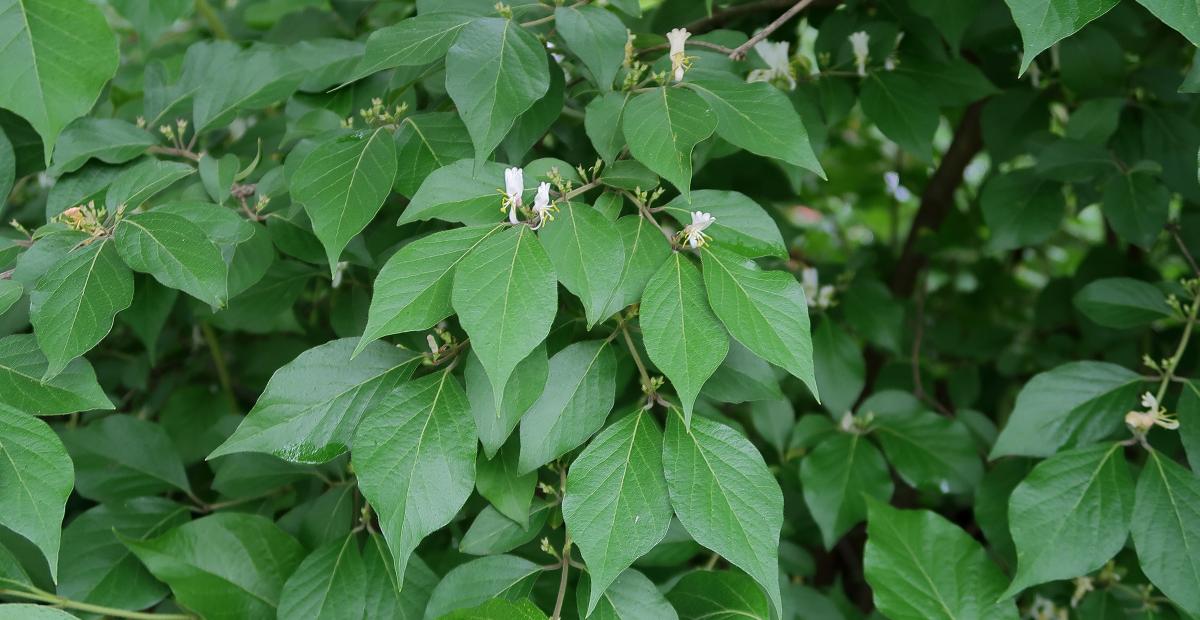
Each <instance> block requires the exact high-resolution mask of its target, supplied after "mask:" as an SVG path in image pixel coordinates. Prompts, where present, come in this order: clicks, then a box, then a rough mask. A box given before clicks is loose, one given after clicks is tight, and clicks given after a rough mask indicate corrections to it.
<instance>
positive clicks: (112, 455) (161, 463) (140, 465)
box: [62, 414, 192, 502]
mask: <svg viewBox="0 0 1200 620" xmlns="http://www.w3.org/2000/svg"><path fill="white" fill-rule="evenodd" d="M62 441H63V444H64V445H66V448H67V452H68V453H69V454H70V455H71V460H72V461H73V462H74V463H75V490H76V491H77V492H78V493H79V494H80V495H82V496H84V497H86V498H88V499H93V500H96V501H99V502H106V501H112V500H121V499H129V498H134V497H142V496H149V495H155V494H158V493H162V492H164V491H170V490H172V489H177V490H179V491H183V492H184V493H191V488H192V487H191V485H189V484H188V479H187V473H186V472H184V470H183V461H182V460H180V458H179V454H178V453H177V452H176V451H175V446H174V445H173V444H172V443H171V438H170V437H169V436H167V433H166V431H165V430H163V427H162V426H160V425H158V424H155V423H153V422H150V421H147V420H141V419H138V418H137V417H134V416H131V415H122V414H115V415H112V416H110V417H107V418H104V419H103V420H96V421H93V422H91V423H90V424H87V425H85V426H81V427H77V428H73V429H67V430H66V431H65V432H63V433H62ZM130 446H137V449H136V450H130V449H129V448H130Z"/></svg>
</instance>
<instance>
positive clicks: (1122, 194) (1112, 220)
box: [1100, 172, 1171, 249]
mask: <svg viewBox="0 0 1200 620" xmlns="http://www.w3.org/2000/svg"><path fill="white" fill-rule="evenodd" d="M1170 199H1171V195H1170V192H1168V191H1167V188H1166V187H1165V186H1163V184H1162V183H1161V182H1160V181H1159V180H1158V179H1157V178H1155V177H1154V176H1153V175H1151V174H1149V173H1146V172H1131V173H1129V174H1119V175H1115V176H1113V177H1112V179H1110V180H1109V181H1108V183H1106V184H1105V185H1104V198H1103V201H1102V202H1101V204H1100V206H1101V209H1102V210H1103V211H1104V218H1105V219H1107V220H1108V223H1109V225H1111V226H1112V228H1113V230H1114V231H1116V233H1117V235H1118V236H1120V237H1121V238H1122V239H1124V240H1125V241H1127V242H1129V243H1132V244H1134V245H1137V246H1140V247H1142V248H1143V249H1149V248H1150V246H1152V245H1154V240H1155V239H1157V238H1158V234H1159V233H1160V232H1162V229H1163V227H1164V226H1166V224H1167V217H1168V206H1169V203H1170Z"/></svg>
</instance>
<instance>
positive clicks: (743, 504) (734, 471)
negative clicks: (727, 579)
mask: <svg viewBox="0 0 1200 620" xmlns="http://www.w3.org/2000/svg"><path fill="white" fill-rule="evenodd" d="M672 412H673V413H668V418H669V419H668V420H667V432H666V436H665V439H664V441H663V467H664V470H665V472H666V478H667V489H668V490H669V491H670V495H671V505H672V506H673V507H674V508H675V514H676V515H677V516H678V517H679V520H680V522H682V523H683V526H684V527H685V528H687V531H688V533H689V534H691V535H692V538H693V539H695V540H696V542H698V543H700V544H701V545H704V546H705V547H708V548H709V549H711V550H713V551H715V552H716V553H718V554H720V555H721V557H723V558H725V559H726V560H728V561H729V562H730V563H732V564H733V565H734V566H737V567H738V568H740V569H742V570H744V571H746V573H747V574H749V575H750V576H751V577H753V578H754V580H755V581H757V582H758V584H759V585H760V586H762V588H763V589H764V590H766V592H767V594H768V595H769V596H770V599H771V602H772V603H773V605H774V607H775V612H776V613H777V614H779V613H782V610H781V605H782V603H781V599H780V594H779V531H780V529H781V528H782V527H783V492H782V491H781V490H780V489H779V483H777V482H776V481H775V477H774V476H772V475H771V472H770V470H768V469H767V465H766V463H765V462H763V458H762V455H760V454H759V453H758V450H756V449H755V448H754V446H753V445H752V444H751V443H750V441H749V440H747V439H746V438H745V437H744V436H742V435H740V434H738V433H737V431H735V430H733V429H731V428H729V427H728V426H725V425H724V424H720V423H718V422H714V421H712V420H709V419H708V418H704V417H696V418H694V419H693V420H692V424H691V429H690V430H689V429H688V428H687V427H686V426H685V424H684V420H683V414H682V412H680V411H679V410H677V409H672ZM676 609H678V607H676ZM683 615H684V616H685V617H686V614H683Z"/></svg>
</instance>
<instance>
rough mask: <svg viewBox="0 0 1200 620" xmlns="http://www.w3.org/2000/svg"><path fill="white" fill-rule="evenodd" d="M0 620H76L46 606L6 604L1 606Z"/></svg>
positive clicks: (63, 612) (67, 614)
mask: <svg viewBox="0 0 1200 620" xmlns="http://www.w3.org/2000/svg"><path fill="white" fill-rule="evenodd" d="M0 620H76V618H75V616H72V615H71V614H69V613H67V612H65V611H62V610H60V609H55V608H54V607H47V606H45V605H31V604H28V603H5V604H3V605H0Z"/></svg>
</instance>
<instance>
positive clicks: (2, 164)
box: [0, 127, 53, 204]
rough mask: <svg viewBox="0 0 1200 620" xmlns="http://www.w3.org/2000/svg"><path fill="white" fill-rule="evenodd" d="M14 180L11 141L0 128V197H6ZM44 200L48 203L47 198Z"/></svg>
mask: <svg viewBox="0 0 1200 620" xmlns="http://www.w3.org/2000/svg"><path fill="white" fill-rule="evenodd" d="M16 178H17V154H16V152H15V151H14V150H13V144H12V141H11V140H9V139H8V135H7V134H5V133H4V128H3V127H0V196H8V195H9V194H10V193H11V192H12V187H13V182H14V181H16ZM52 189H53V188H52ZM46 200H47V201H49V198H47V199H46ZM47 204H48V202H47Z"/></svg>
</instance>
